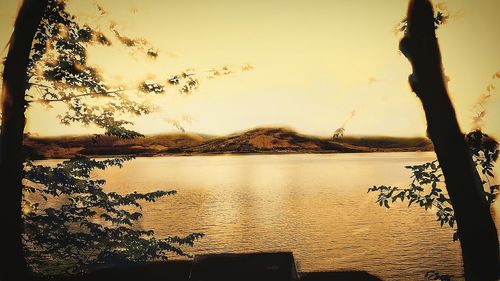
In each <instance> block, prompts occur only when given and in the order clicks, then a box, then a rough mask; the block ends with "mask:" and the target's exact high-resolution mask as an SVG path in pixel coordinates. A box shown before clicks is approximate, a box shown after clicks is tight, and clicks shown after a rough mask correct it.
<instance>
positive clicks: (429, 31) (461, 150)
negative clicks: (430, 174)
mask: <svg viewBox="0 0 500 281" xmlns="http://www.w3.org/2000/svg"><path fill="white" fill-rule="evenodd" d="M433 16H434V11H433V8H432V4H431V3H430V2H429V1H428V0H411V1H410V5H409V8H408V17H407V20H408V26H407V30H406V34H405V37H404V38H403V39H402V40H401V43H400V49H401V51H402V52H403V53H404V55H405V56H406V57H407V58H408V60H409V61H410V62H411V64H412V67H413V73H412V74H411V75H410V78H409V80H410V85H411V87H412V89H413V91H414V92H415V93H416V94H417V96H418V97H419V98H420V100H421V101H422V106H423V108H424V111H425V116H426V119H427V133H428V135H429V137H430V139H431V140H432V142H433V144H434V150H435V151H436V155H437V158H438V160H439V163H440V165H441V169H442V171H443V174H444V177H445V183H446V188H447V190H448V194H449V195H450V199H451V202H452V205H453V209H454V210H455V217H456V220H457V225H458V234H459V238H460V245H461V247H462V257H463V262H464V271H465V277H466V279H467V280H469V281H470V280H478V281H489V280H497V279H498V277H499V272H500V263H499V245H498V236H497V231H496V228H495V224H494V222H493V219H492V217H491V213H490V206H489V204H488V203H487V201H486V199H485V195H484V191H483V186H482V183H481V180H480V177H479V174H478V172H477V170H476V169H475V167H474V165H473V162H472V157H471V155H470V153H469V151H468V148H467V145H466V143H465V139H464V135H463V133H462V132H461V130H460V128H459V125H458V122H457V118H456V116H455V110H454V108H453V105H452V103H451V101H450V98H449V96H448V91H447V87H446V82H445V77H444V74H443V70H442V64H441V54H440V50H439V45H438V42H437V38H436V34H435V27H434V17H433Z"/></svg>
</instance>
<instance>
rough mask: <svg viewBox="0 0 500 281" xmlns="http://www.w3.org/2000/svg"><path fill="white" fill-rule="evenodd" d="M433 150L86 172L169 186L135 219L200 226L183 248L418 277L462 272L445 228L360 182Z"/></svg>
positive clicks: (164, 161)
mask: <svg viewBox="0 0 500 281" xmlns="http://www.w3.org/2000/svg"><path fill="white" fill-rule="evenodd" d="M434 158H435V155H434V153H432V152H405V153H358V154H288V155H221V156H179V157H150V158H136V159H135V160H132V161H129V162H127V163H125V165H124V167H123V168H121V169H120V168H110V169H107V170H105V171H98V172H95V173H94V176H95V177H96V178H97V177H101V178H104V179H106V180H107V184H106V190H107V191H117V192H120V193H128V192H134V191H138V192H149V191H153V190H157V189H167V190H172V189H174V190H177V192H178V193H177V194H176V195H174V196H170V197H166V198H162V199H160V200H159V201H157V202H155V203H147V204H144V206H145V207H144V209H143V214H144V217H143V219H141V220H140V222H139V223H138V224H137V225H136V227H139V228H141V227H142V228H144V229H153V230H154V231H155V232H156V234H157V235H158V236H159V237H160V236H169V235H185V234H188V233H191V232H203V233H205V234H206V236H205V237H204V238H203V239H201V240H200V241H198V242H197V243H196V245H195V247H194V248H192V249H188V250H189V252H190V253H192V254H198V253H220V252H249V251H250V252H255V251H292V252H293V253H294V256H295V259H296V261H297V265H298V268H299V270H300V271H320V270H345V269H349V270H365V271H368V272H369V273H372V274H375V275H377V276H379V277H381V278H383V279H384V280H409V279H411V280H424V279H425V278H424V274H425V272H427V271H430V270H436V271H439V272H440V273H448V274H455V275H461V274H463V270H462V265H461V263H462V262H461V256H460V245H459V243H458V242H453V241H452V230H451V229H450V228H449V227H443V228H441V227H440V226H439V223H438V222H437V221H436V217H435V215H434V213H432V212H431V211H424V210H423V209H421V208H419V207H411V208H408V207H407V204H397V205H396V206H394V207H391V209H386V208H381V207H379V206H378V204H376V203H375V201H376V194H375V193H367V189H368V187H371V186H373V185H382V184H384V185H398V186H406V185H408V183H409V181H410V180H409V176H410V173H409V170H407V169H405V168H404V166H405V165H410V164H416V163H422V162H427V161H430V160H433V159H434ZM55 161H60V160H45V161H37V162H38V163H44V164H50V163H54V162H55ZM497 206H498V205H497ZM497 209H498V208H497ZM454 280H455V279H454ZM457 280H460V279H457Z"/></svg>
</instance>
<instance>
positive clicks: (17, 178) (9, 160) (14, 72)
mask: <svg viewBox="0 0 500 281" xmlns="http://www.w3.org/2000/svg"><path fill="white" fill-rule="evenodd" d="M46 6H47V0H24V1H23V4H22V6H21V8H20V10H19V14H18V16H17V19H16V22H15V26H14V32H13V34H12V37H11V40H10V43H9V51H8V54H7V58H6V60H5V64H4V71H3V86H2V128H1V130H2V131H1V138H0V178H1V180H2V203H1V204H0V206H1V212H0V214H1V222H2V225H3V236H4V237H3V240H2V244H3V245H2V249H1V251H0V252H1V266H2V270H1V272H0V280H29V278H30V276H31V274H30V271H29V270H28V267H27V265H26V261H25V259H24V253H23V246H22V241H21V233H22V219H21V200H22V183H21V181H22V169H23V160H24V159H23V151H22V146H23V132H24V124H25V118H24V109H25V97H24V95H25V91H26V89H27V79H28V78H27V73H26V72H27V67H28V61H29V55H30V51H31V45H32V43H33V37H34V35H35V33H36V30H37V27H38V24H39V23H40V20H41V18H42V16H43V13H44V11H45V8H46Z"/></svg>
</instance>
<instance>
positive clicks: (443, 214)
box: [368, 130, 499, 241]
mask: <svg viewBox="0 0 500 281" xmlns="http://www.w3.org/2000/svg"><path fill="white" fill-rule="evenodd" d="M465 137H466V142H467V144H468V146H469V149H470V152H471V154H472V159H473V162H474V166H475V168H476V169H477V170H478V171H479V172H480V173H481V174H482V176H481V180H482V184H483V187H484V189H485V190H484V195H485V199H486V201H487V202H488V203H489V204H490V205H491V204H493V202H495V199H496V197H497V195H498V190H499V185H497V184H493V183H492V182H491V179H492V178H493V177H494V174H493V167H494V163H495V161H496V160H497V158H498V153H499V150H498V142H496V141H495V140H493V139H492V138H490V137H489V136H488V135H486V134H484V133H482V132H481V131H479V130H475V131H472V132H470V133H468V134H467V135H466V136H465ZM405 168H407V169H409V170H411V172H412V176H411V179H412V181H411V183H410V184H409V186H408V187H407V188H400V187H396V186H385V185H381V186H373V187H371V188H369V189H368V192H378V198H377V203H379V205H380V206H385V207H386V208H390V205H391V204H393V203H395V202H397V201H398V200H399V201H401V202H404V201H405V199H406V200H407V201H408V206H411V205H412V204H413V203H415V204H417V205H418V206H420V207H422V208H424V209H425V210H428V209H431V210H433V211H435V212H436V217H437V221H438V222H439V223H440V224H441V226H443V225H445V224H446V225H448V226H449V227H451V228H453V229H454V233H453V240H455V241H456V240H458V239H459V234H458V232H457V228H456V224H455V215H454V211H453V206H452V205H451V201H450V198H449V197H448V194H447V193H446V192H444V191H443V189H444V188H443V187H444V180H443V174H442V172H441V168H440V167H439V163H438V162H437V160H434V161H432V162H428V163H424V164H419V165H413V166H406V167H405Z"/></svg>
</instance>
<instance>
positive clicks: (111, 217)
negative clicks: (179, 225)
mask: <svg viewBox="0 0 500 281" xmlns="http://www.w3.org/2000/svg"><path fill="white" fill-rule="evenodd" d="M130 159H132V157H122V158H115V159H105V160H94V159H90V158H86V157H76V158H73V159H70V160H66V161H63V162H62V163H59V164H57V165H55V166H54V167H46V166H41V165H35V164H33V163H32V162H27V163H26V167H25V172H24V179H25V186H26V188H25V192H27V193H32V194H33V195H34V196H39V197H41V198H40V199H39V200H38V201H37V202H29V201H27V200H26V201H25V212H24V224H25V233H24V236H23V240H24V241H25V244H26V247H27V251H26V258H27V259H28V261H29V264H30V265H31V266H32V267H33V270H35V271H39V270H40V267H42V266H43V262H47V260H52V261H53V262H54V263H56V262H57V261H64V267H65V269H66V271H67V272H69V273H81V272H84V271H86V270H88V269H89V268H92V267H95V266H98V265H100V264H113V263H135V262H143V261H146V260H165V259H167V255H166V254H167V253H169V252H170V253H174V254H176V255H181V256H188V254H187V253H186V252H184V250H183V249H182V248H181V246H183V245H186V246H193V243H194V241H196V240H197V239H199V238H201V237H202V236H203V234H201V233H192V234H189V235H187V236H185V237H179V236H172V237H166V238H156V237H155V236H154V232H153V231H152V230H141V229H137V228H135V227H133V225H134V222H136V221H138V220H139V219H140V218H141V217H142V214H141V213H140V212H139V211H138V210H140V209H141V201H147V202H155V201H156V200H158V199H160V198H162V197H165V196H169V195H173V194H175V191H173V190H171V191H163V190H159V191H154V192H149V193H144V194H142V193H137V192H134V193H130V194H124V195H122V194H118V193H116V192H105V191H104V190H103V186H104V184H105V180H102V179H93V178H92V177H91V173H92V171H94V170H95V169H100V170H104V169H106V168H108V167H112V166H116V167H121V166H122V165H123V163H124V162H125V161H128V160H130ZM56 199H58V200H59V201H58V202H62V203H60V206H54V202H56ZM134 209H135V210H134Z"/></svg>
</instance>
